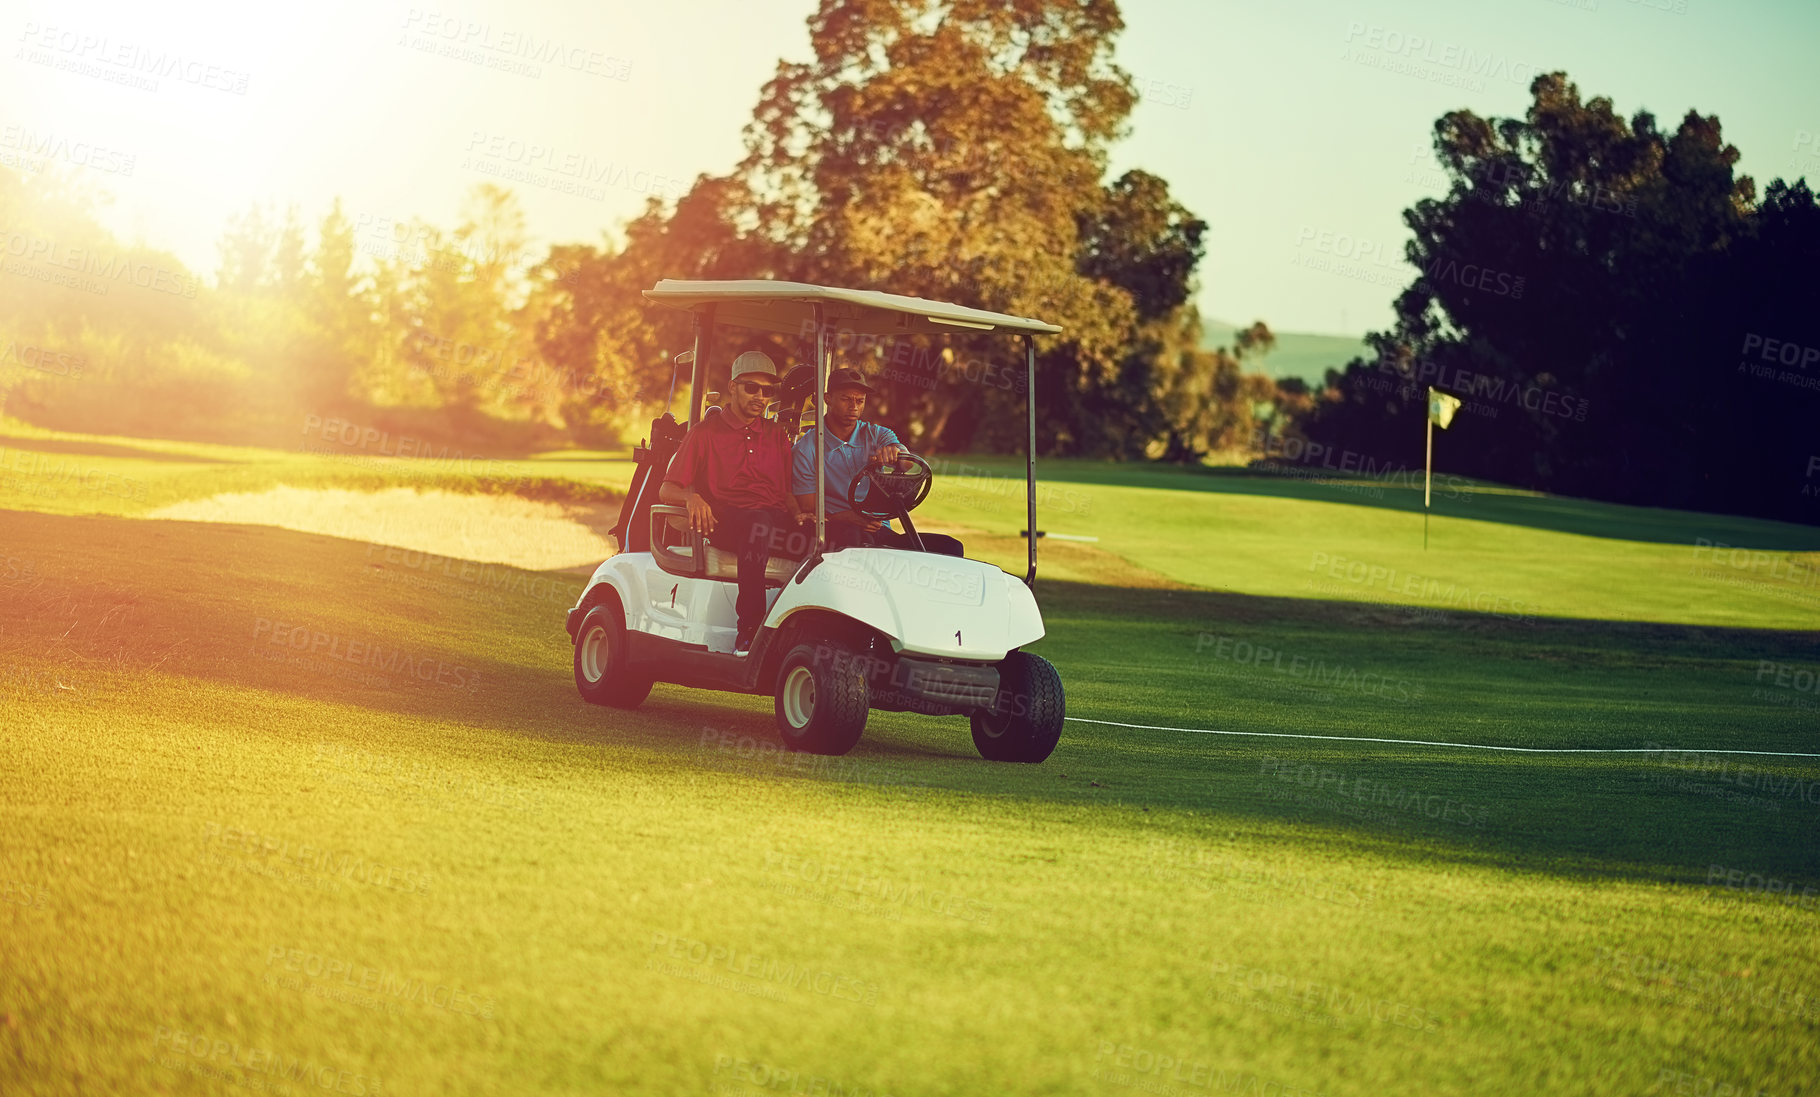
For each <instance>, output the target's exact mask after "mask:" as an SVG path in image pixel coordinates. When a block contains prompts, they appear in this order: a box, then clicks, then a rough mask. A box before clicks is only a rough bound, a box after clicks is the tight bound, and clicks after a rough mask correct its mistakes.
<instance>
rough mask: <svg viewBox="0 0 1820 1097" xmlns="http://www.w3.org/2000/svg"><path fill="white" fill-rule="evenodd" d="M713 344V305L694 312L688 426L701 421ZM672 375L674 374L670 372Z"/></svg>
mask: <svg viewBox="0 0 1820 1097" xmlns="http://www.w3.org/2000/svg"><path fill="white" fill-rule="evenodd" d="M713 344H714V306H713V305H709V306H708V307H706V308H704V309H702V310H701V311H700V312H698V313H696V314H695V362H694V364H693V365H694V368H693V369H692V370H691V371H690V374H689V426H690V427H691V428H693V427H694V426H695V424H697V423H699V422H701V404H702V397H703V396H704V395H705V394H706V393H707V391H708V384H707V383H708V348H709V347H710V346H712V345H713ZM671 376H672V377H674V376H675V375H674V374H672V375H671Z"/></svg>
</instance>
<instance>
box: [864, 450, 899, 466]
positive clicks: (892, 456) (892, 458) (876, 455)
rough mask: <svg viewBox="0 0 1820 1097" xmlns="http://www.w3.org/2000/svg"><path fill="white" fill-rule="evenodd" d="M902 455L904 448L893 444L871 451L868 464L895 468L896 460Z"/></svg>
mask: <svg viewBox="0 0 1820 1097" xmlns="http://www.w3.org/2000/svg"><path fill="white" fill-rule="evenodd" d="M903 455H904V447H902V446H900V445H896V444H893V445H888V446H880V447H878V448H877V449H875V450H873V451H872V459H871V461H870V462H869V463H870V464H874V465H889V466H891V467H893V468H895V467H897V462H898V460H899V459H900V458H901V457H903Z"/></svg>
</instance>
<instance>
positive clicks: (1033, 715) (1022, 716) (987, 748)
mask: <svg viewBox="0 0 1820 1097" xmlns="http://www.w3.org/2000/svg"><path fill="white" fill-rule="evenodd" d="M998 677H999V692H998V698H997V701H996V704H995V705H994V710H993V711H991V712H976V713H974V714H973V746H974V748H975V749H977V750H978V751H979V752H980V757H981V758H984V759H986V760H987V761H990V762H1041V761H1043V760H1044V759H1045V758H1048V757H1049V755H1050V754H1051V753H1053V752H1054V750H1055V744H1056V743H1058V742H1060V741H1061V738H1062V721H1063V719H1064V718H1065V717H1066V716H1067V714H1068V705H1067V700H1066V698H1065V697H1064V696H1063V694H1062V676H1061V675H1060V674H1057V673H1056V671H1055V667H1054V666H1053V665H1052V664H1051V663H1050V662H1049V660H1047V659H1045V658H1043V657H1042V656H1040V655H1031V654H1029V653H1028V652H1023V651H1014V652H1012V653H1011V654H1010V655H1007V656H1005V658H1004V660H1003V661H1001V662H1000V663H999V665H998Z"/></svg>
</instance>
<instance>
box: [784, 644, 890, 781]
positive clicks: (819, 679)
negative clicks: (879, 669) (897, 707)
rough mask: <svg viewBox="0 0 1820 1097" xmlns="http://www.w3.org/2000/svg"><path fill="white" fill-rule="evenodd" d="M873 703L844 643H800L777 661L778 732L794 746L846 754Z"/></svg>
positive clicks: (796, 748) (812, 751) (825, 752)
mask: <svg viewBox="0 0 1820 1097" xmlns="http://www.w3.org/2000/svg"><path fill="white" fill-rule="evenodd" d="M870 704H871V692H870V690H868V689H867V687H866V676H865V675H864V674H863V673H861V670H860V667H859V664H858V662H857V661H856V659H855V658H854V655H853V653H852V652H851V651H849V650H848V649H847V648H846V647H845V646H844V645H842V644H838V643H833V642H828V643H820V644H798V645H796V647H794V648H792V649H790V653H789V654H788V655H786V656H784V661H783V662H782V663H781V664H779V665H778V668H777V705H776V708H777V730H778V732H779V733H780V734H781V735H782V736H783V740H784V746H786V747H788V748H789V749H791V750H800V751H805V752H807V753H810V754H845V753H847V752H848V751H850V750H852V749H853V744H855V743H857V742H859V737H860V733H861V732H863V731H865V730H866V710H867V708H869V707H870Z"/></svg>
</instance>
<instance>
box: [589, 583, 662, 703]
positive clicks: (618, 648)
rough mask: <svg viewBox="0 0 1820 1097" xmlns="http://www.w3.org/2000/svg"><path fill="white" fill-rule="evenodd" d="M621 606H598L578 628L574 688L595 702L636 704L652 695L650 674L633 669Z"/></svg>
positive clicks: (590, 611)
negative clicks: (635, 671)
mask: <svg viewBox="0 0 1820 1097" xmlns="http://www.w3.org/2000/svg"><path fill="white" fill-rule="evenodd" d="M629 654H630V653H629V652H628V650H627V645H626V623H625V621H624V620H622V619H621V618H620V615H619V607H618V606H614V605H604V606H595V607H594V608H593V609H591V610H589V611H588V615H587V616H586V617H583V618H582V619H581V627H580V628H579V629H576V630H575V688H576V690H577V691H578V692H580V694H581V697H582V700H584V701H587V702H588V703H589V704H593V705H611V706H613V707H614V708H637V707H638V706H639V705H642V704H644V701H645V698H646V697H648V696H650V695H651V678H650V676H649V675H642V674H637V673H634V672H633V671H632V668H631V659H630V658H629Z"/></svg>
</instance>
